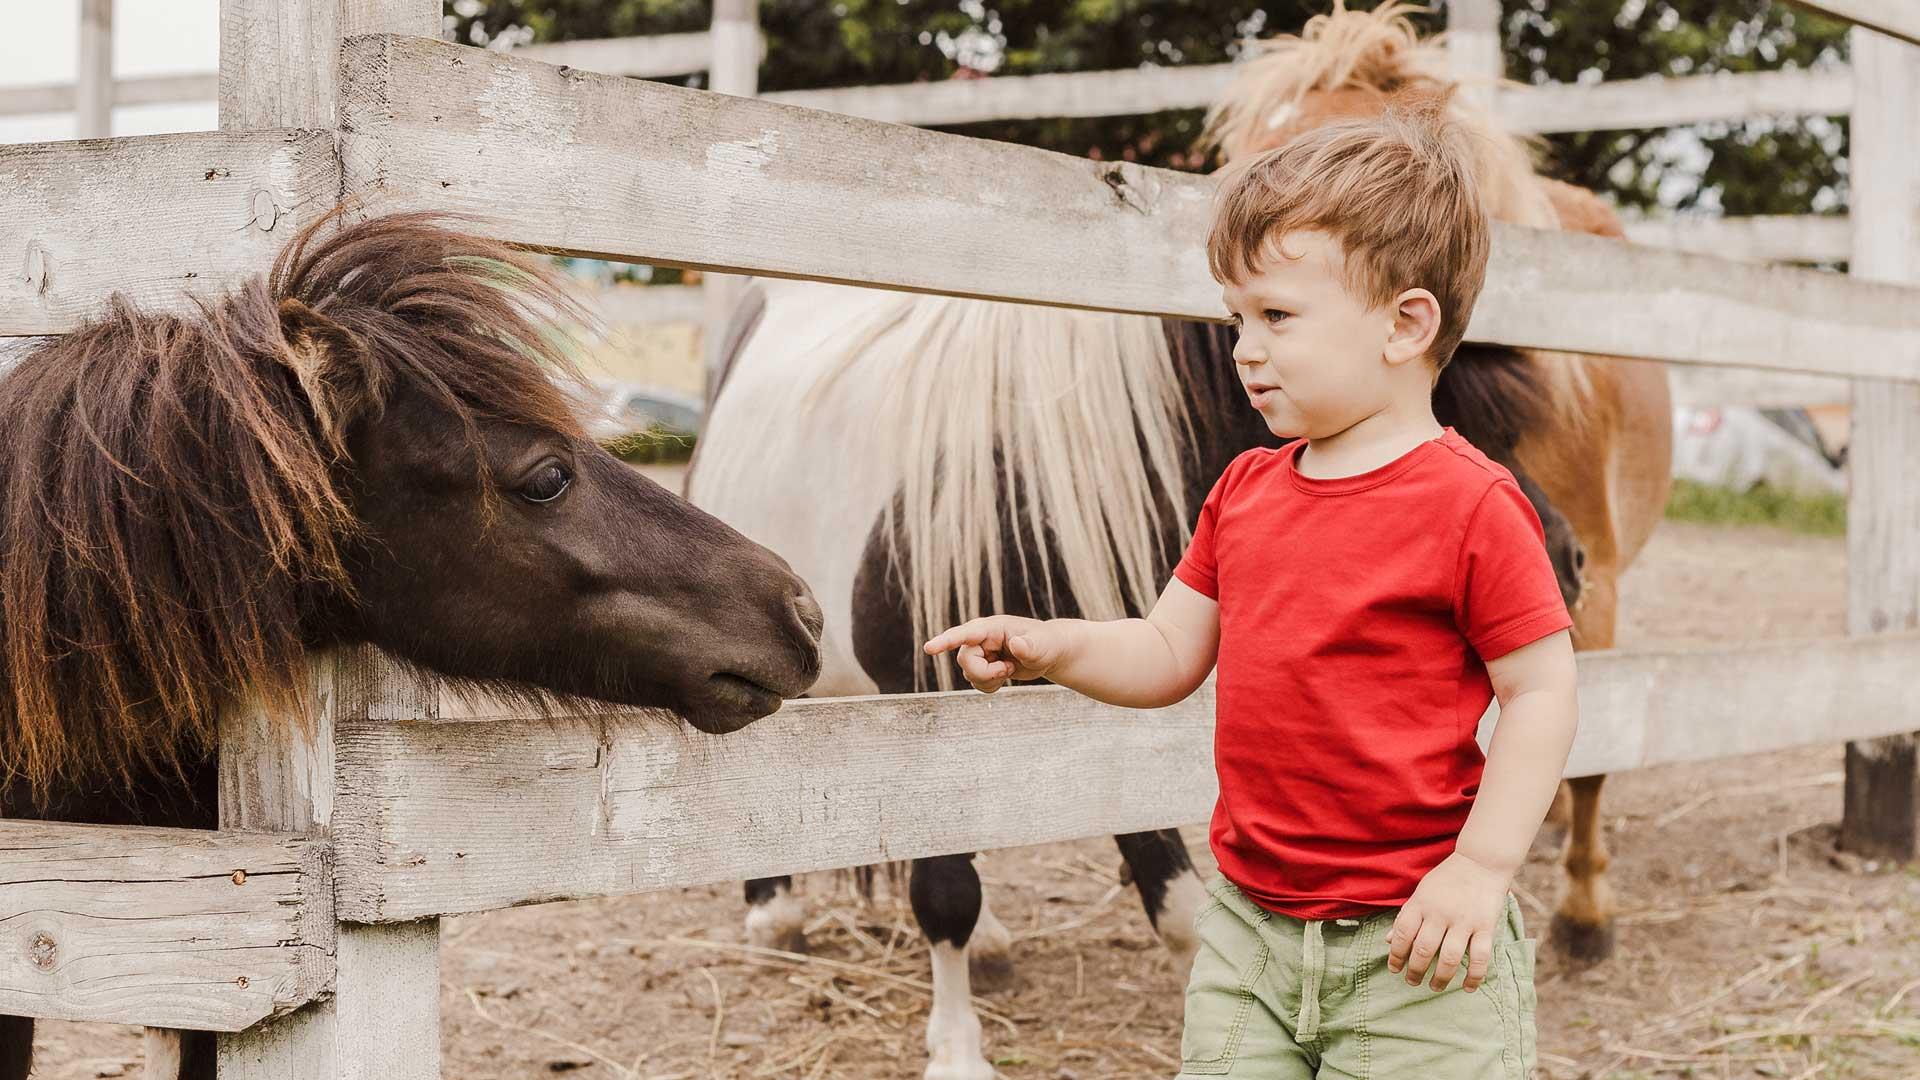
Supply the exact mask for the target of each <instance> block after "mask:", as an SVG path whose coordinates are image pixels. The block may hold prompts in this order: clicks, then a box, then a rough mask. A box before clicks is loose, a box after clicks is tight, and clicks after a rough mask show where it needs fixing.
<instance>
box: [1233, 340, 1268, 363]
mask: <svg viewBox="0 0 1920 1080" xmlns="http://www.w3.org/2000/svg"><path fill="white" fill-rule="evenodd" d="M1264 359H1266V357H1265V356H1263V355H1262V354H1261V351H1260V350H1259V349H1256V348H1254V347H1253V346H1252V345H1249V344H1248V343H1247V339H1246V338H1245V337H1244V336H1243V337H1241V338H1240V339H1239V340H1238V341H1235V342H1234V343H1233V362H1234V363H1236V364H1257V363H1259V362H1260V361H1262V360H1264Z"/></svg>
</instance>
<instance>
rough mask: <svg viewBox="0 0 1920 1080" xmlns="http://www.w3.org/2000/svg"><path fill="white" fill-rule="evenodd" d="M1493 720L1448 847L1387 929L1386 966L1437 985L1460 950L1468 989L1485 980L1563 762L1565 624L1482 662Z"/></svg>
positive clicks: (1566, 736) (1569, 670) (1568, 735)
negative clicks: (1503, 915)
mask: <svg viewBox="0 0 1920 1080" xmlns="http://www.w3.org/2000/svg"><path fill="white" fill-rule="evenodd" d="M1487 674H1488V675H1489V676H1490V677H1491V678H1492V680H1493V689H1494V694H1495V696H1497V697H1498V698H1499V700H1500V720H1499V723H1497V724H1496V725H1494V729H1493V745H1492V747H1491V748H1490V749H1489V750H1488V752H1487V764H1486V768H1485V770H1484V771H1483V772H1482V773H1481V778H1480V791H1479V793H1478V794H1477V795H1476V796H1474V800H1473V809H1472V810H1471V811H1470V812H1469V813H1468V814H1467V824H1466V827H1465V828H1463V829H1461V830H1460V839H1459V841H1458V843H1457V844H1456V845H1455V847H1454V853H1453V854H1452V855H1450V856H1448V857H1447V859H1446V861H1444V862H1442V863H1441V864H1440V865H1439V866H1437V867H1435V868H1434V869H1433V871H1432V872H1431V873H1429V874H1428V875H1427V876H1426V877H1425V878H1423V879H1421V881H1420V885H1419V887H1418V888H1416V889H1415V890H1414V893H1413V898H1412V899H1410V900H1408V901H1407V905H1406V906H1405V907H1403V908H1401V909H1400V915H1399V916H1398V917H1397V918H1396V919H1395V920H1394V924H1393V929H1392V930H1391V931H1390V932H1389V933H1388V934H1387V944H1388V948H1387V967H1388V969H1389V970H1392V971H1396V972H1397V971H1401V970H1402V969H1403V968H1404V969H1405V972H1406V978H1407V981H1408V982H1409V983H1414V984H1418V983H1419V982H1420V981H1421V979H1422V978H1423V977H1425V975H1426V974H1427V972H1428V970H1429V968H1430V967H1431V970H1432V972H1433V980H1432V986H1433V988H1434V989H1435V990H1440V989H1444V988H1445V987H1446V985H1447V984H1448V983H1449V982H1450V981H1452V979H1453V976H1454V973H1455V972H1456V971H1458V970H1459V967H1460V961H1461V959H1462V957H1463V956H1464V957H1465V958H1466V959H1467V961H1468V963H1467V978H1466V981H1465V983H1464V985H1465V987H1466V988H1467V989H1468V990H1472V989H1474V988H1476V987H1478V986H1479V985H1480V981H1481V980H1482V979H1484V978H1485V977H1486V974H1487V966H1488V963H1489V961H1490V960H1491V959H1492V955H1493V934H1494V928H1495V927H1496V926H1497V925H1498V924H1499V919H1500V911H1501V908H1502V907H1503V906H1504V905H1505V903H1506V898H1507V888H1508V886H1509V885H1510V884H1511V883H1512V881H1513V875H1514V872H1515V871H1517V870H1518V869H1519V868H1520V864H1521V863H1522V862H1523V861H1525V859H1526V857H1527V849H1528V847H1530V846H1531V845H1532V843H1533V837H1534V834H1535V833H1537V832H1539V830H1540V822H1541V821H1542V820H1543V819H1545V818H1546V816H1547V808H1548V806H1550V805H1551V804H1552V802H1553V795H1554V791H1555V790H1556V789H1557V788H1558V787H1559V786H1560V774H1561V772H1562V771H1564V770H1565V769H1566V766H1567V753H1568V751H1569V750H1570V749H1571V748H1572V746H1573V732H1574V727H1575V724H1576V722H1577V718H1578V713H1579V708H1578V704H1577V701H1576V697H1575V689H1576V687H1575V672H1574V662H1573V639H1572V637H1571V635H1569V633H1568V632H1567V631H1565V630H1562V631H1560V632H1559V633H1557V634H1552V635H1549V636H1548V637H1544V638H1541V639H1540V640H1539V641H1536V642H1534V643H1533V644H1531V645H1523V646H1521V647H1520V648H1518V649H1515V650H1514V651H1513V652H1510V653H1508V654H1507V655H1505V656H1503V657H1500V658H1499V659H1497V660H1492V661H1489V662H1488V663H1487Z"/></svg>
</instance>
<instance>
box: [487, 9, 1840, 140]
mask: <svg viewBox="0 0 1920 1080" xmlns="http://www.w3.org/2000/svg"><path fill="white" fill-rule="evenodd" d="M1448 33H1449V37H1450V40H1451V41H1452V42H1453V43H1454V44H1455V45H1456V46H1457V48H1455V49H1451V50H1450V53H1451V54H1453V55H1454V56H1456V57H1457V58H1458V62H1460V63H1472V64H1476V65H1491V66H1477V67H1475V68H1473V69H1472V70H1471V71H1463V72H1462V75H1463V77H1466V78H1468V79H1473V80H1478V83H1479V84H1484V85H1475V86H1472V87H1470V89H1473V90H1474V91H1476V92H1478V93H1479V94H1480V95H1481V96H1482V97H1489V96H1490V97H1491V99H1492V102H1493V108H1494V110H1495V112H1496V113H1497V114H1498V115H1499V117H1500V120H1501V122H1502V123H1503V124H1505V125H1506V126H1507V127H1508V128H1509V129H1510V130H1512V131H1514V132H1515V133H1517V134H1522V135H1544V134H1548V133H1552V132H1562V131H1605V130H1610V129H1615V128H1639V127H1659V126H1666V125H1678V124H1694V123H1702V122H1706V121H1712V120H1737V119H1744V118H1746V117H1749V116H1769V115H1771V116H1844V115H1846V114H1847V113H1848V112H1849V111H1850V110H1851V109H1852V107H1853V81H1852V79H1851V78H1849V76H1848V74H1847V71H1846V69H1845V68H1831V69H1823V70H1820V71H1817V72H1809V71H1778V72H1776V71H1763V72H1741V73H1737V74H1723V75H1686V76H1678V77H1666V78H1662V77H1653V78H1645V79H1623V80H1620V81H1617V82H1602V83H1596V84H1593V85H1588V86H1573V85H1552V84H1549V85H1541V86H1518V85H1512V84H1505V85H1499V86H1494V85H1492V82H1491V80H1492V79H1493V78H1495V77H1497V74H1498V70H1499V64H1498V60H1499V49H1498V43H1497V42H1496V41H1495V40H1494V39H1493V37H1492V36H1491V33H1487V34H1479V35H1467V36H1465V37H1462V36H1460V35H1457V34H1455V33H1454V32H1453V31H1451V30H1450V31H1449V32H1448ZM1473 41H1479V42H1481V44H1482V46H1484V45H1486V44H1492V45H1493V51H1492V54H1491V56H1489V55H1488V54H1487V52H1486V51H1485V49H1484V47H1483V48H1481V49H1479V50H1477V51H1476V50H1471V49H1469V50H1468V52H1467V53H1464V54H1463V53H1461V52H1460V49H1466V48H1467V46H1468V43H1470V42H1473ZM518 52H519V54H520V55H525V54H526V52H525V50H518ZM575 66H579V65H575ZM589 70H599V69H595V68H590V69H589ZM1238 73H1239V72H1238V68H1237V67H1236V66H1235V65H1233V64H1194V65H1190V66H1186V67H1148V68H1130V69H1125V70H1120V71H1077V72H1062V73H1057V74H1047V75H1004V76H998V77H995V78H989V79H949V80H946V81H944V82H920V83H899V84H894V85H878V86H848V87H834V88H830V89H821V90H782V91H778V92H775V93H769V94H762V95H761V97H762V99H763V100H766V101H777V102H780V103H781V104H783V105H799V106H802V107H804V108H809V109H819V110H823V111H825V112H833V113H841V114H844V115H847V116H858V117H862V118H865V119H868V120H882V121H886V122H887V123H892V124H913V125H916V126H921V127H937V126H943V125H949V124H973V123H981V122H985V121H990V120H1034V119H1047V118H1051V117H1099V116H1133V115H1137V114H1141V113H1150V112H1158V111H1160V110H1162V109H1204V108H1206V107H1208V106H1210V105H1212V104H1213V103H1214V102H1215V101H1217V100H1219V99H1220V97H1221V95H1223V94H1224V93H1225V92H1226V90H1227V87H1228V86H1229V85H1231V84H1232V82H1233V79H1234V77H1235V76H1236V75H1237V74H1238Z"/></svg>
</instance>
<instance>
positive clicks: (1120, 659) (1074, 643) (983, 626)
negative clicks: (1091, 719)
mask: <svg viewBox="0 0 1920 1080" xmlns="http://www.w3.org/2000/svg"><path fill="white" fill-rule="evenodd" d="M925 649H926V651H927V653H928V655H931V656H938V655H939V654H941V653H943V652H947V651H949V650H955V649H957V650H958V652H959V654H958V656H956V657H955V659H956V660H957V661H958V662H959V664H960V671H961V674H963V675H965V676H966V678H967V681H968V682H969V683H972V684H973V686H974V688H975V689H978V690H980V691H982V692H984V693H988V694H991V693H993V692H994V691H995V690H998V689H1000V688H1001V687H1002V686H1005V685H1006V684H1007V683H1009V682H1012V681H1014V680H1016V679H1022V680H1025V679H1048V680H1051V681H1053V682H1055V683H1058V684H1059V685H1061V686H1065V687H1068V688H1070V689H1073V690H1076V691H1078V692H1080V693H1082V694H1085V695H1086V696H1088V697H1090V698H1093V699H1095V700H1097V701H1104V702H1106V703H1107V704H1109V705H1120V706H1124V707H1127V708H1132V709H1156V708H1160V707H1162V706H1165V705H1171V704H1173V703H1174V702H1177V701H1180V700H1182V699H1184V698H1185V697H1186V696H1187V695H1188V694H1191V693H1193V691H1194V690H1195V688H1197V687H1198V686H1199V685H1200V684H1201V683H1202V682H1205V681H1206V678H1207V673H1208V672H1210V671H1212V670H1213V663H1214V659H1215V657H1216V656H1217V654H1218V652H1219V649H1220V605H1219V604H1218V603H1217V602H1215V601H1214V600H1212V599H1210V598H1208V597H1207V596H1205V595H1203V594H1201V593H1199V592H1196V591H1195V590H1194V589H1193V588H1192V586H1189V585H1187V584H1186V583H1185V582H1183V581H1181V580H1180V579H1179V578H1174V579H1172V580H1171V581H1169V582H1168V583H1167V588H1166V591H1165V592H1163V593H1161V594H1160V599H1159V601H1158V602H1156V603H1155V604H1154V605H1153V610H1152V611H1151V612H1149V613H1148V615H1147V617H1146V618H1144V619H1116V620H1113V621H1111V622H1088V621H1086V620H1084V619H1050V620H1047V621H1045V622H1042V621H1040V620H1038V619H1023V618H1020V617H1018V616H1013V615H989V616H987V617H985V618H980V619H974V620H972V621H971V622H967V623H963V624H962V625H960V626H956V627H954V628H952V629H951V630H948V631H946V632H944V633H942V634H940V635H938V636H936V637H935V638H934V639H933V640H931V641H929V642H927V644H926V646H925Z"/></svg>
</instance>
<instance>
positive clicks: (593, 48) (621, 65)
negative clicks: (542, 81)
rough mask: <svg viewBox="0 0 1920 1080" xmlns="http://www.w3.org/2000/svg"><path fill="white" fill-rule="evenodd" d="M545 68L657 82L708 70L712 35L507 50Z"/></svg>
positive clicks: (563, 43)
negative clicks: (557, 66)
mask: <svg viewBox="0 0 1920 1080" xmlns="http://www.w3.org/2000/svg"><path fill="white" fill-rule="evenodd" d="M508 51H509V52H512V53H513V54H514V55H515V56H524V57H527V58H528V59H531V60H538V61H540V62H542V63H546V64H565V65H566V66H568V67H576V68H579V69H581V70H582V71H597V72H599V73H600V74H602V75H628V76H633V77H637V78H642V79H656V78H660V77H662V76H666V75H689V74H692V73H693V72H696V71H705V70H707V68H708V66H709V64H710V63H711V62H712V58H713V35H712V34H709V33H707V32H706V31H704V30H703V31H700V32H698V33H692V34H654V35H651V36H649V37H618V38H586V39H582V40H580V41H555V42H548V43H544V44H540V45H522V46H520V47H518V48H515V49H510V50H508Z"/></svg>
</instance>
